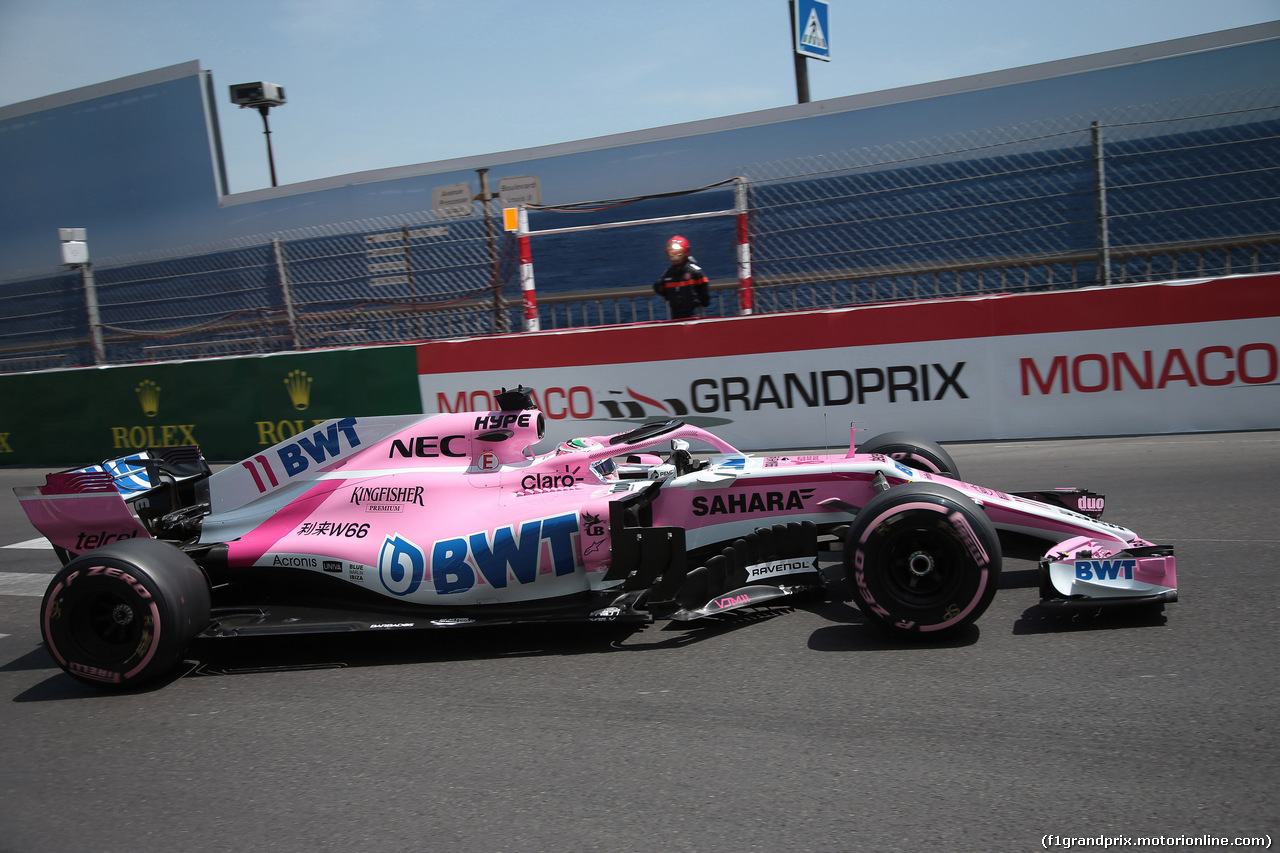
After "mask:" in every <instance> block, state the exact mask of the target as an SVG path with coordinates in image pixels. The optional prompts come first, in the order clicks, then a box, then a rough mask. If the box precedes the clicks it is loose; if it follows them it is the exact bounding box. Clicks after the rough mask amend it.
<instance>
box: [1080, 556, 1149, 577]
mask: <svg viewBox="0 0 1280 853" xmlns="http://www.w3.org/2000/svg"><path fill="white" fill-rule="evenodd" d="M1137 565H1138V561H1137V560H1076V578H1077V579H1078V580H1082V581H1092V580H1099V581H1114V580H1127V581H1131V580H1133V570H1134V569H1135V568H1136V567H1137Z"/></svg>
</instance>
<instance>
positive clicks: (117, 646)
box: [15, 387, 1177, 688]
mask: <svg viewBox="0 0 1280 853" xmlns="http://www.w3.org/2000/svg"><path fill="white" fill-rule="evenodd" d="M544 424H545V422H544V419H543V415H542V413H541V412H539V411H538V410H537V409H536V408H534V404H533V403H532V400H531V393H530V392H529V390H528V389H525V388H523V387H521V388H518V389H516V390H515V391H504V392H503V393H502V394H500V395H498V411H492V412H478V413H457V414H440V415H407V416H395V417H373V418H345V419H341V420H331V421H328V422H326V423H324V424H321V425H320V426H318V427H316V428H314V429H313V430H312V431H311V432H310V433H308V434H305V435H299V436H296V437H294V438H292V439H289V440H286V441H283V442H281V443H279V444H276V445H275V446H273V447H271V448H268V449H266V450H264V451H262V452H261V453H259V454H257V455H255V456H253V457H252V458H250V459H246V460H244V461H243V462H241V463H239V464H237V465H232V466H229V467H226V468H224V469H222V470H219V471H218V472H217V473H213V472H212V470H211V469H210V467H209V465H208V464H207V463H206V461H205V460H204V458H203V457H202V456H201V454H200V451H199V449H198V448H196V447H183V448H168V449H158V450H152V451H147V452H144V453H141V454H137V455H135V456H129V457H124V458H120V459H114V460H111V461H109V462H105V463H102V464H101V465H94V466H90V467H88V468H81V469H77V470H72V471H67V472H63V473H58V474H50V475H48V476H47V478H46V483H45V485H43V486H31V487H20V488H18V489H15V492H16V493H17V495H18V498H19V499H20V501H21V504H22V507H23V509H24V510H25V511H26V513H27V515H28V517H29V518H30V519H31V521H32V523H33V524H34V525H35V526H36V528H37V529H39V531H40V532H41V533H42V534H44V535H45V536H47V537H48V538H49V540H50V542H51V543H52V544H53V546H54V548H55V550H56V551H57V552H58V554H59V556H60V557H61V558H62V559H63V562H64V563H65V565H64V566H63V567H62V569H61V570H60V571H59V572H58V573H57V574H56V575H55V576H54V578H53V580H52V582H51V583H50V585H49V589H48V592H47V593H46V594H45V597H44V600H43V602H42V605H41V611H40V628H41V632H42V634H43V636H44V640H45V643H46V644H47V646H48V649H49V651H50V652H51V653H52V654H53V656H54V658H56V659H57V662H58V664H59V665H61V667H62V668H63V669H64V670H65V671H66V672H67V673H69V674H70V675H72V676H73V677H75V678H77V679H80V680H81V681H84V682H87V683H90V684H94V685H97V686H100V687H104V688H123V687H129V686H134V685H139V684H142V683H145V682H146V681H148V680H151V679H154V678H157V677H158V676H161V675H163V674H165V673H166V672H167V671H169V670H171V669H172V668H173V667H174V666H175V665H176V664H177V663H178V662H179V661H180V660H181V659H182V657H183V654H184V651H185V649H186V647H187V645H188V643H189V642H190V641H191V640H192V639H194V638H196V637H226V636H243V635H252V634H268V633H273V632H280V633H298V632H301V631H316V632H327V631H355V630H370V629H383V628H445V627H457V626H463V625H478V624H494V623H514V622H553V621H590V622H620V623H624V622H635V623H642V624H643V623H648V622H651V621H653V620H655V619H664V620H678V621H687V620H693V619H698V618H701V617H707V616H714V615H717V614H722V613H725V612H727V611H732V610H736V609H739V608H744V607H751V606H755V605H760V604H763V603H765V602H769V601H773V600H775V599H780V598H782V597H784V596H788V595H793V594H796V593H800V592H803V591H806V590H814V589H821V588H822V586H823V583H824V576H823V573H822V572H821V571H820V569H819V552H820V550H822V551H832V552H842V553H841V554H839V556H841V557H842V558H843V563H844V574H845V577H846V578H847V582H848V590H849V594H851V595H852V598H853V600H854V601H855V602H856V603H857V606H858V607H859V608H860V609H861V610H862V612H863V613H864V614H865V616H866V618H867V619H868V620H869V621H870V622H871V623H873V624H875V625H878V626H880V627H882V628H883V629H885V630H887V631H889V632H892V633H894V634H898V635H906V636H914V637H920V638H928V637H942V636H945V635H947V634H951V633H954V632H957V631H959V630H961V629H963V628H965V627H966V626H968V625H969V624H970V623H972V622H974V621H975V620H976V619H977V618H978V617H979V616H980V615H981V614H982V613H983V611H985V610H986V608H987V606H988V605H989V604H990V603H991V600H992V598H993V597H994V596H995V593H996V588H997V586H998V585H999V578H1000V567H1001V560H1002V555H1010V556H1016V557H1022V558H1029V559H1038V560H1039V571H1040V591H1041V596H1042V605H1043V606H1045V607H1048V608H1054V607H1056V608H1068V607H1073V606H1088V607H1097V606H1101V605H1114V604H1142V603H1153V602H1170V601H1175V600H1176V599H1177V581H1176V576H1175V571H1176V565H1175V559H1174V555H1173V549H1172V548H1171V547H1169V546H1161V545H1154V544H1152V543H1150V542H1147V541H1145V540H1143V539H1141V538H1139V537H1138V536H1137V535H1136V534H1135V533H1134V532H1133V531H1131V530H1127V529H1125V528H1123V527H1118V526H1116V525H1114V524H1109V523H1107V522H1104V521H1101V520H1100V516H1101V514H1102V508H1103V498H1102V496H1100V495H1096V494H1094V493H1092V492H1089V491H1086V490H1083V489H1075V488H1073V489H1055V490H1049V491H1042V492H1031V493H1022V494H1005V493H1002V492H998V491H994V490H992V489H988V488H983V487H981V486H975V485H972V484H969V483H965V482H962V481H961V480H960V479H959V477H958V472H957V470H956V466H955V464H954V462H953V461H952V460H951V457H950V456H949V455H948V454H947V452H946V451H945V450H944V449H943V448H942V447H940V446H939V445H937V444H935V443H933V442H931V441H928V440H925V439H920V438H915V437H911V436H908V435H906V434H904V433H888V434H885V435H882V436H879V437H877V438H874V439H871V440H869V441H867V442H864V443H863V444H861V446H857V447H855V442H853V441H852V440H851V441H850V447H849V450H848V453H847V454H845V455H843V456H841V455H772V456H769V455H764V456H757V455H750V454H746V453H741V452H739V451H738V450H736V449H735V448H734V447H732V446H730V445H729V444H728V443H726V442H725V441H723V440H721V439H720V438H718V437H716V436H714V435H712V434H711V433H709V432H706V431H704V430H702V429H699V428H697V427H694V426H691V425H689V424H686V423H683V422H681V421H668V422H666V423H653V424H647V425H644V426H640V427H638V428H636V429H633V430H631V431H629V432H624V433H621V434H617V435H610V436H599V437H592V438H582V439H574V440H571V441H567V442H565V443H563V444H561V445H560V446H559V447H557V448H556V449H554V450H552V451H550V452H546V453H535V452H534V451H533V446H534V445H535V444H536V443H537V442H539V441H540V440H541V439H542V438H543V433H544ZM691 442H698V443H699V444H700V445H706V446H707V447H709V448H710V450H709V451H707V450H704V449H702V448H701V447H700V448H699V451H700V452H699V453H698V454H697V455H696V456H695V454H694V453H693V452H691V450H690V447H691ZM655 449H656V450H657V451H658V452H657V453H654V452H653V451H654V450H655Z"/></svg>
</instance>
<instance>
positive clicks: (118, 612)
mask: <svg viewBox="0 0 1280 853" xmlns="http://www.w3.org/2000/svg"><path fill="white" fill-rule="evenodd" d="M69 624H70V626H71V631H72V634H73V636H74V637H75V640H76V642H77V643H78V644H79V646H80V648H82V649H84V650H85V651H86V652H87V653H88V654H90V655H93V656H94V657H96V658H98V659H100V660H104V661H110V660H122V659H125V658H128V657H129V656H130V655H131V654H132V653H133V652H134V650H135V649H137V647H138V644H139V642H140V640H141V637H142V625H143V614H142V612H141V611H139V610H138V608H137V602H136V601H133V600H130V599H129V598H126V597H124V596H121V595H118V594H117V593H115V592H113V591H112V590H109V589H98V590H95V591H93V592H92V593H91V594H89V595H86V596H85V597H84V598H83V599H82V600H81V601H79V602H77V603H76V604H75V606H74V607H73V609H72V612H71V614H70V620H69Z"/></svg>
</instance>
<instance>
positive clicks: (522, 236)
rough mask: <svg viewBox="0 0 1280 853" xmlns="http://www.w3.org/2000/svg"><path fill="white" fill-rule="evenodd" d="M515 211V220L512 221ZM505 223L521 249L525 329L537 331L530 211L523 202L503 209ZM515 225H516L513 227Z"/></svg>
mask: <svg viewBox="0 0 1280 853" xmlns="http://www.w3.org/2000/svg"><path fill="white" fill-rule="evenodd" d="M513 213H514V219H515V222H514V223H513V222H512V221H511V219H512V214H513ZM502 215H503V219H504V222H503V225H504V227H505V228H506V229H507V230H508V231H515V232H516V245H517V246H518V248H519V251H520V293H521V295H522V297H523V299H524V330H525V331H526V332H536V331H538V330H539V329H540V328H541V324H540V323H539V322H538V292H537V290H536V289H535V288H534V284H533V253H532V251H530V249H529V212H528V211H527V210H526V209H525V206H524V205H523V204H522V205H520V206H519V207H517V208H515V209H514V210H513V209H512V208H506V209H504V210H503V211H502ZM513 226H514V227H513Z"/></svg>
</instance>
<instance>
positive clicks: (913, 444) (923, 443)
mask: <svg viewBox="0 0 1280 853" xmlns="http://www.w3.org/2000/svg"><path fill="white" fill-rule="evenodd" d="M857 449H858V452H859V453H883V454H884V455H885V456H888V457H889V458H890V459H894V460H897V461H898V462H901V463H902V464H903V465H906V466H907V467H908V468H917V469H919V470H921V471H929V472H931V473H934V474H941V475H942V476H944V477H950V478H951V479H953V480H959V479H960V467H959V466H958V465H956V463H955V460H954V459H952V458H951V454H949V453H947V451H945V450H943V449H942V445H940V444H938V443H937V442H936V441H932V440H930V439H927V438H923V437H921V436H918V435H916V434H914V433H910V432H886V433H882V434H880V435H877V436H874V437H872V438H869V439H867V440H866V441H864V442H859V444H858V448H857Z"/></svg>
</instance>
